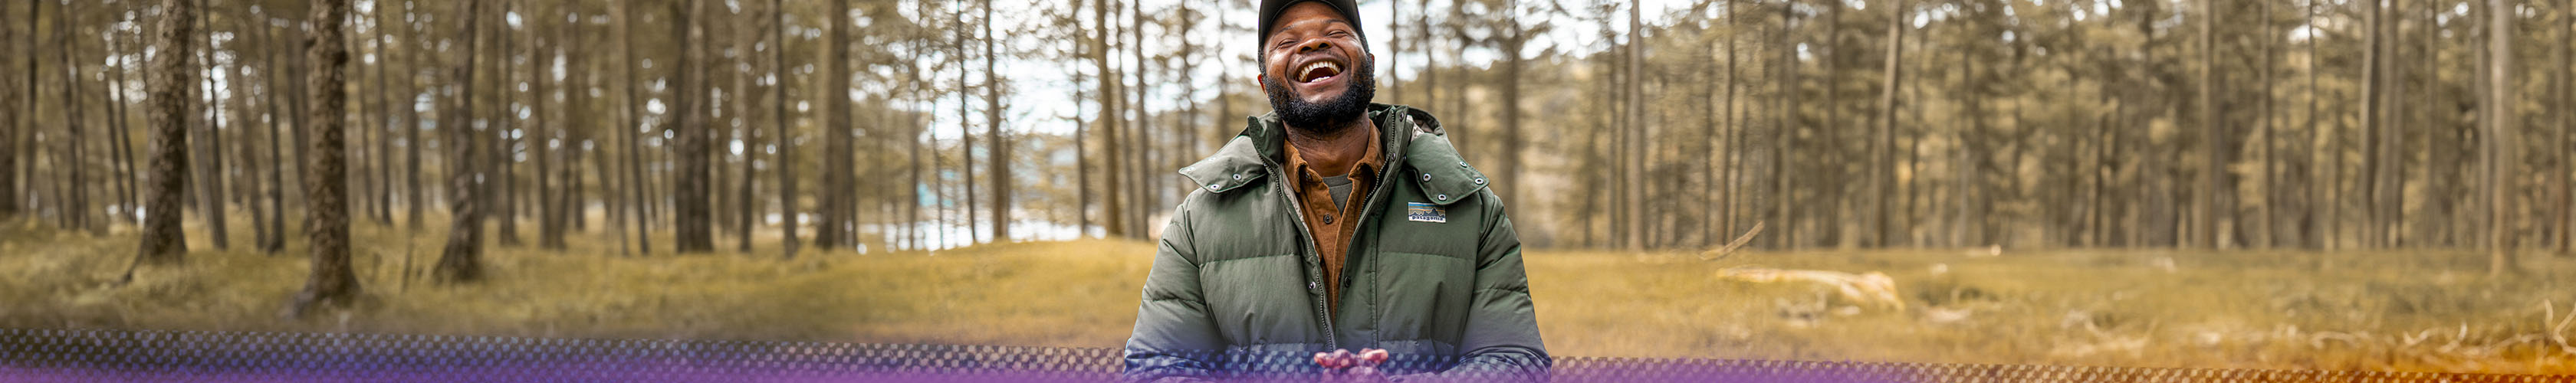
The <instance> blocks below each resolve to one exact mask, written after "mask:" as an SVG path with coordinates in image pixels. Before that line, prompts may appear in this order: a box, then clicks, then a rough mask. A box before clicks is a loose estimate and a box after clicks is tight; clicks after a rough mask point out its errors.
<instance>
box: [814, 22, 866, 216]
mask: <svg viewBox="0 0 2576 383" xmlns="http://www.w3.org/2000/svg"><path fill="white" fill-rule="evenodd" d="M849 9H850V4H849V0H832V14H831V29H832V31H831V33H830V36H831V38H830V39H829V40H825V42H824V44H825V45H828V49H826V51H827V52H828V53H826V55H827V57H828V58H827V59H825V60H824V65H823V66H824V67H825V68H824V71H825V72H827V73H828V76H829V77H828V78H829V79H830V81H828V82H825V84H827V86H825V87H823V88H824V89H826V90H827V91H825V92H823V94H824V95H826V96H828V97H823V103H824V104H827V105H826V108H827V109H829V110H830V111H829V112H828V113H829V116H828V117H829V119H828V120H827V121H826V122H824V123H823V135H824V138H823V140H824V149H823V152H824V153H823V155H824V163H823V190H824V191H823V192H822V193H821V194H822V196H823V201H822V202H823V206H822V214H820V217H819V218H820V219H819V220H816V221H815V222H814V223H815V225H814V227H815V228H814V247H817V248H821V249H825V250H830V249H832V248H835V247H841V246H848V245H856V244H852V243H848V241H849V239H850V238H849V237H848V235H847V234H846V233H847V230H848V225H849V218H848V216H847V214H848V212H849V210H850V201H849V200H850V196H849V195H848V193H846V192H845V191H846V190H848V189H847V187H848V186H850V181H849V178H850V177H852V176H851V175H850V174H849V172H850V171H852V169H850V168H849V167H848V165H850V164H851V162H852V161H848V158H849V157H850V156H851V155H850V151H852V150H853V149H854V148H853V146H856V145H854V143H853V142H852V141H851V139H850V126H851V125H852V124H851V120H850V102H851V101H850V98H849V97H847V96H845V95H842V94H841V92H837V91H828V90H830V89H842V88H846V87H849V86H850V73H849V72H850V71H849V63H850V47H849V44H850V41H849V33H850V32H849V29H850V17H849V13H850V12H849Z"/></svg>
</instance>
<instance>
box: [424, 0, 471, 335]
mask: <svg viewBox="0 0 2576 383" xmlns="http://www.w3.org/2000/svg"><path fill="white" fill-rule="evenodd" d="M465 4H466V6H465V12H464V13H462V14H460V16H461V17H458V18H459V19H462V20H461V21H462V22H463V28H461V29H458V30H457V31H458V32H462V33H464V34H465V35H464V36H463V38H462V39H460V41H459V43H460V44H459V45H461V46H463V47H464V50H465V56H464V58H463V59H464V61H462V62H460V63H458V64H457V66H456V84H457V86H458V87H459V89H458V90H457V92H456V101H455V102H454V103H453V104H451V105H454V106H455V107H454V108H449V110H448V114H447V118H446V119H445V120H444V121H439V124H441V125H445V126H443V127H442V128H444V129H446V130H447V144H448V145H447V148H448V150H447V153H448V160H447V164H448V166H447V169H448V172H447V173H448V175H447V190H448V201H447V210H448V216H449V217H450V218H449V219H450V225H449V226H448V232H447V247H446V248H445V249H444V250H443V251H441V252H440V253H439V257H438V264H437V267H436V268H434V269H432V271H431V274H432V275H433V276H435V277H437V278H438V280H439V281H442V282H449V283H455V282H472V281H476V280H480V279H482V278H483V210H482V209H483V207H482V202H483V199H484V196H483V195H482V193H481V192H480V191H479V190H478V189H481V188H480V187H478V186H477V185H475V182H474V181H475V173H476V172H475V170H476V169H479V168H478V167H476V166H475V163H474V159H475V158H476V157H475V154H476V153H477V152H476V151H475V150H476V149H475V147H476V146H479V145H476V141H477V140H476V139H475V137H474V136H475V134H474V125H473V123H472V121H471V120H472V119H473V118H474V104H473V101H474V63H475V61H474V59H475V56H476V53H479V52H478V51H480V48H481V45H482V42H481V40H480V39H478V38H476V37H477V35H478V33H475V32H478V31H479V29H478V28H477V26H478V25H479V24H480V23H479V22H478V20H480V19H481V17H480V16H482V9H483V0H466V2H465Z"/></svg>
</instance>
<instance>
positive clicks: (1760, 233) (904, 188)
mask: <svg viewBox="0 0 2576 383" xmlns="http://www.w3.org/2000/svg"><path fill="white" fill-rule="evenodd" d="M1252 6H1253V4H1251V2H1250V1H1246V0H1227V1H1217V2H1197V1H1151V0H1127V1H1121V0H1075V1H1070V2H1059V1H1037V2H1030V1H1023V0H960V1H928V0H858V1H851V0H794V1H789V0H768V1H761V0H657V1H596V0H592V1H583V0H572V1H539V0H458V1H412V0H404V1H396V0H320V1H271V0H158V1H139V0H30V1H26V2H24V3H23V6H20V5H18V4H11V5H9V6H5V7H0V9H5V11H0V19H5V20H9V21H8V22H7V23H5V25H6V26H7V27H6V28H0V41H5V43H0V44H5V45H0V46H5V48H0V49H5V51H7V52H11V53H12V54H10V55H7V56H8V57H10V58H11V59H9V60H6V61H8V62H6V63H0V65H6V66H7V68H9V70H8V71H6V73H15V74H23V76H0V77H6V78H0V115H5V116H6V117H5V118H0V133H5V134H0V220H9V221H13V222H24V223H25V224H27V225H42V226H46V227H52V228H58V229H60V230H65V231H70V232H78V233H86V234H85V235H89V236H109V237H117V238H132V239H131V240H130V242H127V243H132V244H135V247H134V248H132V249H131V250H130V251H129V250H124V249H119V250H118V251H117V252H116V253H117V254H120V256H123V255H124V254H130V255H131V256H132V257H133V259H135V260H137V262H136V263H137V264H138V265H140V266H136V267H152V266H151V265H168V264H184V263H185V262H188V261H189V258H188V256H187V255H188V254H189V253H191V252H196V251H203V250H206V249H216V250H223V249H231V248H234V247H245V248H248V249H253V250H255V251H258V252H263V253H280V252H287V251H288V249H290V248H295V249H302V251H304V252H310V254H312V262H314V265H315V267H314V268H313V269H312V270H313V271H312V272H313V275H312V276H311V277H310V278H311V279H310V282H309V284H308V286H307V290H306V291H305V292H304V293H303V294H305V295H304V296H306V297H307V298H306V299H310V300H329V299H333V298H334V297H339V296H343V295H344V294H348V293H350V292H353V291H355V289H356V284H357V280H356V279H355V278H354V277H352V276H350V272H349V271H348V270H349V268H348V266H347V264H348V262H349V261H348V250H347V249H349V248H351V247H357V248H360V249H362V250H363V249H365V248H367V247H369V246H376V245H377V244H372V243H351V241H350V239H349V238H350V235H349V234H348V233H349V231H350V230H351V229H350V228H351V227H361V228H368V230H389V231H398V232H403V233H410V234H409V235H414V236H428V237H430V238H436V239H437V240H438V241H440V243H442V244H443V246H441V247H440V248H439V249H438V250H437V251H436V254H435V256H436V260H435V261H434V262H430V263H426V264H427V265H431V266H428V267H427V269H428V270H429V271H428V273H429V274H430V275H431V276H432V277H434V278H435V279H436V280H439V281H442V282H450V283H471V282H473V281H476V280H478V279H481V278H482V277H483V276H484V275H485V274H487V270H488V269H490V268H492V267H494V266H492V265H489V264H487V262H484V261H482V254H483V253H485V252H486V251H487V249H491V248H495V247H499V248H513V249H516V248H529V249H537V250H551V251H566V250H565V249H567V245H566V243H567V238H580V239H579V241H588V242H607V243H611V244H613V245H610V246H606V247H603V248H613V249H614V255H615V256H618V257H652V256H665V255H672V254H693V253H710V252H719V251H726V252H739V253H744V254H750V255H755V256H759V257H777V258H782V259H796V258H798V257H842V256H851V255H866V254H879V253H894V252H907V251H937V250H944V249H953V248H958V247H963V246H972V245H976V244H987V243H1007V242H1022V241H1035V240H1067V239H1076V238H1119V239H1136V240H1148V239H1151V238H1152V237H1153V236H1154V235H1155V230H1156V228H1159V227H1161V220H1162V219H1164V217H1165V216H1166V214H1168V210H1169V207H1170V206H1173V205H1175V204H1177V203H1178V202H1179V200H1180V199H1181V198H1183V197H1184V196H1185V195H1186V194H1187V193H1188V192H1189V190H1191V189H1192V188H1191V185H1188V184H1187V183H1186V182H1183V181H1184V180H1183V179H1182V178H1179V177H1177V176H1176V175H1175V174H1173V173H1172V171H1173V170H1174V169H1177V168H1179V167H1181V166H1184V165H1186V164H1188V163H1191V162H1194V161H1196V160H1198V159H1199V158H1202V157H1203V156H1205V155H1207V154H1208V153H1210V152H1212V151H1213V150H1214V149H1215V148H1216V147H1217V146H1219V145H1221V144H1222V143H1223V142H1224V141H1225V140H1226V139H1228V138H1230V137H1232V136H1233V135H1234V133H1235V132H1237V131H1239V130H1241V129H1242V125H1241V124H1240V123H1236V122H1234V121H1241V120H1242V119H1243V118H1245V116H1251V115H1257V114H1261V113H1266V112H1267V104H1266V101H1265V99H1264V98H1263V97H1264V96H1263V95H1262V93H1261V92H1260V91H1259V89H1258V88H1256V87H1255V86H1253V82H1252V81H1249V80H1250V79H1251V78H1252V77H1253V76H1255V75H1257V73H1254V72H1255V71H1256V70H1257V66H1255V65H1252V57H1251V56H1250V55H1249V52H1250V51H1251V47H1249V46H1246V45H1247V44H1240V42H1242V41H1244V40H1245V39H1246V38H1247V37H1248V35H1250V34H1251V33H1253V32H1252V31H1254V30H1255V28H1254V27H1255V26H1253V25H1250V24H1251V23H1252V21H1251V19H1252V17H1251V15H1252V13H1253V10H1252V9H1251V8H1252ZM1361 6H1362V8H1363V12H1365V14H1366V15H1368V16H1367V17H1365V18H1364V19H1366V20H1365V22H1366V23H1367V25H1366V30H1365V33H1366V35H1367V36H1368V38H1369V39H1370V46H1369V47H1368V49H1370V52H1371V53H1372V54H1373V55H1375V56H1376V58H1377V60H1378V61H1379V64H1380V65H1379V66H1378V68H1381V69H1380V71H1381V73H1378V77H1379V78H1380V79H1381V81H1382V84H1381V86H1382V87H1383V88H1384V89H1386V92H1384V93H1383V94H1382V95H1381V97H1379V98H1378V102H1381V103H1391V104H1405V105H1413V106H1416V107H1420V108H1423V109H1425V110H1428V111H1431V112H1432V113H1434V114H1435V115H1438V116H1441V118H1442V119H1443V121H1445V122H1446V123H1445V125H1446V126H1447V130H1448V133H1447V134H1448V135H1449V137H1450V139H1451V140H1453V141H1455V142H1458V143H1459V144H1460V145H1461V151H1462V152H1463V153H1462V154H1463V155H1465V156H1466V157H1467V158H1468V159H1469V160H1470V161H1474V162H1476V163H1478V165H1479V166H1482V167H1483V169H1486V170H1487V173H1488V174H1491V176H1492V177H1493V178H1494V179H1495V182H1496V184H1497V187H1496V188H1495V189H1496V190H1497V192H1498V193H1499V194H1500V195H1501V196H1502V197H1503V198H1504V199H1505V200H1506V201H1507V203H1508V205H1509V206H1510V207H1511V208H1512V211H1513V214H1514V215H1515V216H1516V217H1518V218H1519V221H1520V222H1522V223H1521V224H1520V225H1518V227H1519V228H1520V230H1522V233H1521V237H1522V238H1524V239H1526V240H1527V241H1528V245H1530V246H1533V247H1538V248H1557V249H1609V250H1627V251H1640V250H1649V249H1654V250H1675V249H1709V248H1720V247H1726V246H1727V245H1728V244H1730V243H1733V244H1735V245H1737V246H1750V247H1753V248H1757V249H1767V250H1798V249H1867V248H1993V249H1997V250H1998V251H2000V249H2003V248H2013V249H2027V248H2041V249H2047V248H2178V249H2303V250H2312V251H2349V250H2382V249H2470V250H2475V251H2480V252H2483V253H2484V254H2486V257H2487V258H2488V262H2487V265H2485V266H2487V267H2486V271H2487V272H2488V273H2490V274H2508V273H2518V272H2520V271H2518V270H2521V269H2522V267H2520V266H2519V265H2520V264H2522V263H2525V262H2528V261H2526V260H2523V258H2525V257H2529V256H2550V255H2552V254H2554V255H2555V256H2566V255H2568V254H2569V253H2570V248H2571V238H2576V214H2571V213H2576V209H2571V195H2570V187H2571V184H2576V181H2571V175H2576V157H2572V156H2576V140H2571V137H2569V133H2570V131H2571V130H2576V115H2571V113H2570V111H2571V110H2576V94H2571V87H2570V83H2571V77H2576V72H2571V70H2572V69H2576V65H2571V63H2570V62H2569V60H2570V58H2569V55H2570V53H2569V50H2570V46H2571V45H2576V38H2571V37H2576V36H2571V33H2576V1H2570V0H2385V1H2380V0H2373V1H2341V0H2270V1H2216V0H2152V1H2134V0H2131V1H2116V0H1866V1H1863V0H1827V1H1817V0H1674V1H1655V2H1645V1H1638V0H1630V1H1610V0H1592V1H1585V0H1377V1H1363V2H1361ZM242 216H248V220H247V221H244V220H242V219H241V218H242ZM188 231H198V232H202V234H201V235H199V236H197V237H194V238H197V240H195V241H191V240H189V238H191V237H189V236H188V235H186V234H185V233H187V232H188ZM238 231H248V232H249V233H247V234H248V235H247V236H244V235H242V234H243V233H239V232H238ZM334 233H336V234H334ZM755 243H759V244H762V245H761V247H759V248H761V249H762V250H761V251H757V252H755V251H754V250H753V249H755ZM335 249H336V250H335ZM129 273H131V272H130V271H129Z"/></svg>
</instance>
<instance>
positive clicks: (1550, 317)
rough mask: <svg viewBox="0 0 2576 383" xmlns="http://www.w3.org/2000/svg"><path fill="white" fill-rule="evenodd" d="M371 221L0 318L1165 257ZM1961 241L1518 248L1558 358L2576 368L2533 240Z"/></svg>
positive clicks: (476, 300) (855, 332) (1111, 308)
mask: <svg viewBox="0 0 2576 383" xmlns="http://www.w3.org/2000/svg"><path fill="white" fill-rule="evenodd" d="M432 221H433V222H436V221H437V220H432ZM362 226H367V227H361V228H359V229H358V230H357V236H358V241H357V243H359V244H361V247H360V248H359V254H358V255H357V257H358V258H357V266H358V268H359V275H360V278H361V279H362V281H363V283H364V284H365V285H364V288H365V289H367V294H368V296H367V298H366V299H365V300H363V301H361V302H360V303H359V304H358V305H356V306H355V307H354V308H352V309H349V310H341V311H326V312H324V313H322V314H319V315H315V316H312V317H308V318H303V319H296V320H288V319H281V318H280V317H279V312H280V309H281V308H283V307H284V305H285V302H286V301H287V298H288V297H289V296H290V294H292V293H293V292H294V291H295V290H296V289H297V288H299V287H300V286H301V284H302V282H303V275H304V272H305V269H306V264H305V261H304V258H302V256H301V254H303V253H302V252H301V251H302V249H301V248H300V247H295V248H290V251H289V252H287V253H284V254H281V255H265V254H259V253H257V252H254V251H249V250H247V248H248V247H249V246H248V243H249V241H246V240H245V239H247V238H249V234H248V231H247V230H243V229H247V227H246V226H244V227H241V228H237V229H236V230H235V232H234V234H235V236H236V238H234V239H235V241H234V243H233V245H234V247H233V250H230V251H215V250H207V248H208V246H207V245H208V242H206V239H205V237H203V236H202V234H201V233H192V236H191V238H190V244H191V245H192V248H193V249H197V251H194V252H192V253H190V254H189V255H188V257H189V258H188V260H187V262H186V263H185V264H184V265H178V266H167V267H150V266H147V267H143V268H141V269H140V270H138V271H137V274H136V278H135V280H134V281H133V282H131V283H124V284H120V283H117V281H118V278H119V277H121V276H122V275H123V274H124V272H125V270H126V269H127V267H128V265H129V264H130V260H131V259H132V255H131V254H132V251H133V248H134V241H135V238H134V236H133V235H132V234H131V233H122V232H118V233H110V234H108V235H104V236H91V235H87V234H79V233H67V232H60V231H54V230H47V229H42V228H37V227H32V226H29V225H27V224H17V225H10V226H6V227H0V327H20V328H27V327H35V328H139V329H180V330H248V331H354V332H393V333H427V334H479V335H516V336H543V337H625V338H635V337H641V338H689V339H748V340H822V341H842V342H895V343H964V344H1011V345H1045V346H1077V347H1114V346H1117V345H1119V344H1120V343H1121V342H1122V341H1124V340H1125V338H1126V335H1127V330H1128V329H1129V328H1130V327H1131V326H1132V325H1133V323H1134V315H1135V308H1136V300H1137V291H1138V284H1139V283H1141V281H1142V280H1143V279H1144V276H1145V273H1146V272H1147V268H1148V266H1149V264H1150V262H1149V261H1150V259H1149V257H1150V251H1151V247H1150V246H1148V245H1147V244H1146V243H1143V242H1130V241H1110V240H1086V241H1072V242H1047V243H1017V244H1004V245H987V246H977V247H972V248H967V249H961V250H955V251H943V252H938V253H936V254H931V253H895V254H865V255H861V254H851V253H847V252H841V253H828V254H827V253H814V252H808V254H807V256H803V257H800V258H799V259H796V260H780V259H778V258H777V256H776V254H777V253H776V251H775V250H776V249H774V248H772V247H771V246H775V245H774V244H765V246H763V247H761V248H757V249H755V251H754V252H753V253H751V254H759V255H749V254H744V253H731V252H727V253H716V254H700V255H686V256H674V255H669V254H667V253H658V254H655V255H651V256H644V257H620V256H617V255H616V250H617V249H616V248H615V247H614V245H613V244H609V245H603V244H602V243H598V242H589V241H585V240H584V239H585V238H583V237H590V236H575V242H574V243H573V247H574V249H573V251H569V252H560V253H558V252H543V251H534V250H529V249H526V248H513V247H500V246H496V247H494V248H493V250H492V252H491V254H490V257H489V259H488V262H489V264H490V265H491V266H492V268H491V272H492V274H491V277H492V278H491V280H489V281H487V282H484V283H478V284H468V285H458V286H440V285H435V284H433V283H431V282H429V281H427V280H425V279H420V278H416V277H415V278H406V277H405V276H404V275H405V274H406V273H404V272H403V270H405V269H406V268H407V267H408V268H409V269H415V270H416V269H422V268H426V267H427V265H429V264H430V263H431V262H432V261H434V260H435V259H436V256H437V255H436V249H437V248H438V244H439V242H438V241H437V239H438V238H439V237H437V236H436V235H435V234H438V233H442V232H444V230H443V229H441V230H424V232H425V233H423V234H421V235H418V236H416V237H414V236H407V235H405V233H403V232H400V231H394V230H386V229H383V228H377V227H373V226H372V225H362ZM530 234H531V235H530V237H529V239H530V240H533V239H534V238H533V235H532V234H533V230H531V233H530ZM594 236H595V235H594ZM299 242H300V241H299ZM719 242H720V243H723V244H725V245H728V246H722V247H725V248H728V249H730V248H731V246H729V245H731V240H729V239H726V240H720V241H719ZM657 244H663V245H667V244H668V241H667V238H665V240H664V241H660V242H657ZM299 246H300V245H299ZM657 250H664V251H667V249H657ZM1971 253H1972V252H1970V251H1966V250H1949V249H1943V250H1873V251H1809V252H1795V253H1763V252H1754V253H1743V254H1738V255H1736V256H1733V257H1730V258H1727V259H1724V260H1722V261H1715V262H1712V261H1702V260H1698V259H1696V258H1694V257H1693V255H1691V254H1686V253H1679V252H1674V253H1644V254H1637V253H1613V252H1586V251H1532V252H1531V253H1530V254H1529V257H1528V267H1529V273H1530V279H1531V285H1532V289H1533V295H1534V296H1535V297H1536V299H1537V303H1536V304H1537V307H1538V310H1539V321H1540V324H1541V327H1542V332H1543V333H1544V335H1545V337H1546V340H1547V343H1548V345H1549V348H1550V351H1552V352H1554V353H1556V354H1558V355H1568V356H1630V357H1700V358H1761V359H1812V360H1846V359H1849V360H1877V361H1917V362H1971V363H2052V364H2088V365H2119V366H2162V367H2239V368H2331V369H2372V370H2406V371H2455V372H2457V371H2481V372H2518V373H2560V374H2565V373H2576V348H2569V347H2567V344H2566V343H2565V341H2563V340H2562V339H2564V337H2568V336H2576V329H2570V328H2563V327H2561V328H2558V329H2555V330H2556V331H2553V328H2552V327H2554V326H2552V325H2553V324H2558V323H2559V322H2556V321H2565V320H2567V319H2566V318H2568V317H2570V316H2576V314H2571V312H2572V311H2576V281H2570V280H2569V279H2568V278H2565V276H2569V275H2576V259H2568V258H2553V257H2547V256H2540V255H2531V256H2526V257H2525V258H2524V261H2525V266H2526V267H2527V269H2528V270H2530V272H2529V273H2527V274H2524V275H2522V276H2518V277H2507V278H2502V279H2489V278H2486V277H2485V276H2484V270H2485V263H2484V262H2485V260H2484V258H2483V255H2482V254H2478V253H2474V252H2465V251H2450V250H2439V251H2408V252H2345V253H2314V252H2251V251H2237V252H2219V253H2207V252H2181V251H2166V250H2066V251H2034V252H2005V253H2003V254H2002V255H2001V256H1997V257H1974V256H1971V255H1970V254H1971ZM407 265H408V266H407ZM1740 266H1760V267H1771V268H1784V269H1814V270H1836V271H1846V272H1870V271H1877V272H1883V273H1886V274H1887V275H1890V276H1892V277H1894V279H1895V281H1896V287H1897V289H1898V291H1899V293H1900V296H1901V298H1902V299H1903V300H1904V301H1905V303H1906V306H1907V307H1905V308H1903V309H1894V308H1885V307H1878V306H1872V305H1868V304H1864V303H1859V302H1852V301H1848V300H1847V299H1845V298H1842V297H1839V296H1837V295H1836V294H1834V293H1832V292H1831V291H1832V290H1831V289H1830V288H1826V287H1823V286H1820V285H1814V284H1806V283H1750V282H1736V281H1728V280H1721V279H1718V278H1716V277H1715V275H1717V274H1718V273H1720V272H1721V271H1722V270H1726V269H1727V268H1730V267H1740Z"/></svg>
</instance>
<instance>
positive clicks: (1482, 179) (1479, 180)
mask: <svg viewBox="0 0 2576 383" xmlns="http://www.w3.org/2000/svg"><path fill="white" fill-rule="evenodd" d="M1476 184H1477V185H1483V184H1485V177H1476Z"/></svg>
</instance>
